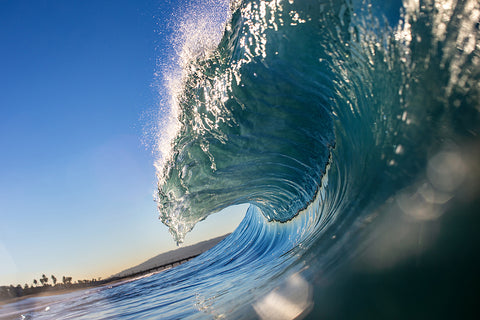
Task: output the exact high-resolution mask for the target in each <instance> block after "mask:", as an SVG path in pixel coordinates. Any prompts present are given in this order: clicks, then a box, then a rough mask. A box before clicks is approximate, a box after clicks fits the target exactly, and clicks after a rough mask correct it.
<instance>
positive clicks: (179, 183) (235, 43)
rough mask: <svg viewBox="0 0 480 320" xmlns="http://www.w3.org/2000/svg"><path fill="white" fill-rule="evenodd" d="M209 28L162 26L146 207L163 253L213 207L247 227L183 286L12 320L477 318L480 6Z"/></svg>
mask: <svg viewBox="0 0 480 320" xmlns="http://www.w3.org/2000/svg"><path fill="white" fill-rule="evenodd" d="M212 3H213V2H212ZM211 10H212V11H211V12H210V13H208V12H201V16H206V17H208V14H211V15H212V17H213V16H214V17H213V18H212V19H210V20H209V19H207V20H202V19H198V15H197V16H196V17H194V16H193V15H192V17H191V19H190V20H189V17H188V16H186V17H185V18H182V19H181V21H179V30H180V31H179V33H178V34H177V35H176V36H177V40H178V41H177V42H176V43H177V45H178V50H177V53H178V59H177V60H176V64H175V66H173V67H172V70H173V71H172V70H168V72H167V71H165V78H167V80H168V81H167V82H166V83H167V84H166V86H168V87H169V98H168V99H167V100H168V101H167V103H166V104H165V105H164V106H163V109H162V112H164V113H165V117H164V119H165V122H164V123H163V124H162V126H161V130H160V132H159V133H160V134H159V135H160V137H159V139H158V148H159V159H158V161H157V163H156V167H157V176H158V189H157V190H156V192H155V200H156V204H157V206H158V209H159V217H160V220H161V221H162V222H163V223H164V224H165V225H167V226H168V228H169V230H170V232H171V234H172V236H173V238H174V240H175V241H176V242H177V243H181V242H183V239H184V238H185V236H186V235H187V233H188V232H189V231H191V230H192V229H193V228H194V227H195V225H196V224H197V223H198V222H200V221H202V220H204V219H205V218H207V217H208V216H209V215H211V214H213V213H216V212H219V211H221V210H222V209H224V208H227V207H229V206H232V205H238V204H249V208H248V210H247V213H246V216H245V218H244V219H243V221H242V222H241V224H240V225H239V226H238V228H237V229H236V230H235V231H234V232H233V233H232V234H231V235H230V236H228V237H227V238H226V239H224V240H223V241H222V242H221V243H219V244H218V245H217V246H215V247H214V248H212V249H211V250H209V251H207V252H205V253H204V254H202V255H200V256H199V257H197V258H195V259H193V260H191V261H189V262H187V263H185V264H182V265H181V266H178V267H176V268H173V269H170V270H167V271H165V272H161V273H158V274H155V275H152V276H150V277H146V278H142V279H138V280H135V281H132V282H128V283H124V284H122V285H118V286H110V287H101V288H96V289H91V290H88V291H84V292H83V291H82V292H76V293H72V294H69V295H65V296H60V297H57V298H55V300H54V301H52V300H48V301H47V302H45V303H43V302H42V303H43V304H41V306H40V307H38V308H36V309H35V308H34V309H29V310H24V309H22V305H21V304H20V305H18V310H17V311H15V312H13V313H11V314H10V315H9V317H11V318H13V319H203V318H206V319H212V318H214V319H224V318H225V319H257V318H260V319H297V318H307V319H320V318H328V319H339V318H368V319H371V318H382V319H383V318H389V319H392V318H394V319H396V318H399V319H400V318H425V317H426V318H452V317H456V318H458V317H461V318H469V317H471V316H472V314H475V313H478V312H476V311H475V308H476V299H475V297H476V296H478V294H477V293H476V292H478V288H479V284H480V278H479V276H478V274H477V270H479V269H478V267H479V266H480V259H479V257H478V252H480V251H479V250H478V249H479V247H480V241H479V240H480V239H479V236H478V231H477V230H476V226H478V225H479V224H478V223H480V221H479V220H480V219H479V217H478V208H479V203H478V202H479V199H480V197H479V195H480V139H479V137H478V134H479V133H480V114H479V112H480V81H479V80H480V4H479V2H478V1H477V0H464V1H460V0H458V1H457V0H444V1H440V0H405V1H403V2H401V1H393V0H392V1H373V0H372V1H357V0H353V1H348V0H345V1H343V0H335V1H332V0H317V1H313V0H271V1H266V0H265V1H260V0H243V1H232V2H231V3H227V4H226V5H225V3H220V2H219V4H218V5H213V6H212V9H211ZM207 13H208V14H207ZM202 21H206V22H208V21H210V22H211V21H216V22H215V24H214V27H213V28H212V27H211V25H209V24H208V23H206V24H204V25H202V23H203V22H202ZM195 30H196V31H195ZM194 31H195V32H194ZM47 305H48V308H46V306H47ZM47 309H48V310H47Z"/></svg>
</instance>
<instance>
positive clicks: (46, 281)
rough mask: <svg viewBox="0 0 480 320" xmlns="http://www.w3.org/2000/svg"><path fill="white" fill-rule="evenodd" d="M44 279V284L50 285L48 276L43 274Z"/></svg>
mask: <svg viewBox="0 0 480 320" xmlns="http://www.w3.org/2000/svg"><path fill="white" fill-rule="evenodd" d="M42 279H43V282H44V283H45V284H47V283H48V278H47V276H46V275H45V274H42Z"/></svg>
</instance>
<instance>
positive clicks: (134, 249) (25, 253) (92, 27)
mask: <svg viewBox="0 0 480 320" xmlns="http://www.w3.org/2000/svg"><path fill="white" fill-rule="evenodd" d="M179 6H180V5H179V4H178V3H176V2H175V1H134V0H130V1H60V0H58V1H22V0H0V46H1V50H0V285H6V284H17V283H20V284H22V285H23V284H25V283H28V284H30V283H31V282H32V280H33V278H37V279H38V278H39V277H40V276H41V274H42V273H45V274H47V275H50V274H54V275H56V276H57V278H61V277H62V276H63V275H67V276H73V277H74V279H84V278H92V277H100V276H101V277H106V276H108V275H110V274H112V273H114V272H118V271H120V270H122V269H124V268H126V267H130V266H132V265H133V264H135V263H139V262H142V261H143V260H145V259H148V258H150V257H151V256H153V255H155V254H158V253H160V252H162V251H166V250H171V249H174V248H175V245H174V242H173V240H172V238H171V236H170V235H169V234H168V232H167V229H166V227H164V226H163V225H162V224H161V223H160V221H159V220H158V219H157V217H158V213H157V209H156V205H155V203H154V202H153V197H152V194H153V192H154V190H155V183H156V181H155V170H154V167H153V162H154V160H155V159H154V155H153V154H152V152H151V148H150V149H149V148H148V147H145V146H144V145H142V141H143V140H145V139H146V138H145V137H146V135H145V133H144V131H145V130H146V131H147V132H148V130H149V128H151V125H152V124H154V123H155V121H156V113H157V110H158V109H159V101H160V96H159V93H158V90H159V88H158V87H156V85H154V84H155V83H158V80H159V79H157V78H155V76H154V74H155V72H156V71H159V70H158V68H157V65H158V63H159V62H160V63H165V61H164V60H165V57H166V56H168V55H169V54H171V53H172V52H173V51H172V49H171V45H170V42H169V37H170V34H171V31H172V30H173V28H174V26H175V24H174V23H172V21H174V20H173V18H172V14H174V13H175V12H176V11H177V10H178V9H179ZM167 22H168V23H167ZM160 116H161V115H160ZM147 136H148V134H147ZM147 140H148V139H147ZM242 212H243V211H242V210H230V212H228V213H227V214H223V215H214V216H212V217H211V218H209V219H207V220H206V222H205V223H202V225H199V226H198V227H197V228H196V229H195V230H194V232H193V233H192V234H191V235H189V236H187V239H186V244H187V245H188V244H192V243H195V242H197V241H200V240H203V239H208V238H211V237H214V236H217V235H220V234H222V233H225V232H229V231H231V230H232V229H233V228H234V226H235V225H236V224H238V222H239V220H240V219H241V213H242ZM219 226H221V227H220V228H219Z"/></svg>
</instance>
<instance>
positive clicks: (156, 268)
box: [0, 234, 230, 306]
mask: <svg viewBox="0 0 480 320" xmlns="http://www.w3.org/2000/svg"><path fill="white" fill-rule="evenodd" d="M228 235H230V234H226V235H223V236H220V237H217V238H213V239H210V240H206V241H202V242H199V243H197V244H194V245H191V246H187V247H182V248H178V249H175V250H171V251H168V252H165V253H161V254H159V255H157V256H155V257H153V258H151V259H149V260H147V261H145V262H143V263H141V264H139V265H137V266H134V267H131V268H128V269H126V270H123V271H121V272H119V273H116V274H114V275H112V276H110V277H108V278H107V279H103V280H98V281H90V282H84V281H82V282H77V283H72V284H63V283H62V284H56V285H55V286H51V285H45V286H41V287H30V288H27V289H22V288H18V287H13V286H2V287H0V306H1V305H5V304H9V303H13V302H17V301H20V300H23V299H25V298H32V297H42V296H53V295H60V294H65V293H70V292H73V291H77V290H83V289H89V288H95V287H100V286H105V285H111V284H114V283H117V282H123V281H127V280H131V279H135V278H138V277H142V276H145V275H151V274H155V273H159V272H162V271H164V270H168V269H171V268H174V267H176V266H179V265H181V264H183V263H185V262H187V261H190V260H192V259H193V258H195V257H197V256H199V255H201V254H202V253H204V252H205V251H207V250H209V249H211V248H213V247H214V246H215V245H217V244H218V243H219V242H221V241H222V240H223V239H225V238H226V237H227V236H228Z"/></svg>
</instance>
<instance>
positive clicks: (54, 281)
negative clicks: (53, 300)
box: [51, 274, 57, 285]
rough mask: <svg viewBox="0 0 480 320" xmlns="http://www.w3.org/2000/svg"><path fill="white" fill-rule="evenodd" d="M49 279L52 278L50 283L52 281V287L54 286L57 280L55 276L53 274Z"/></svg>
mask: <svg viewBox="0 0 480 320" xmlns="http://www.w3.org/2000/svg"><path fill="white" fill-rule="evenodd" d="M51 278H52V281H53V285H56V284H57V278H55V276H54V275H53V274H52V275H51Z"/></svg>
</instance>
